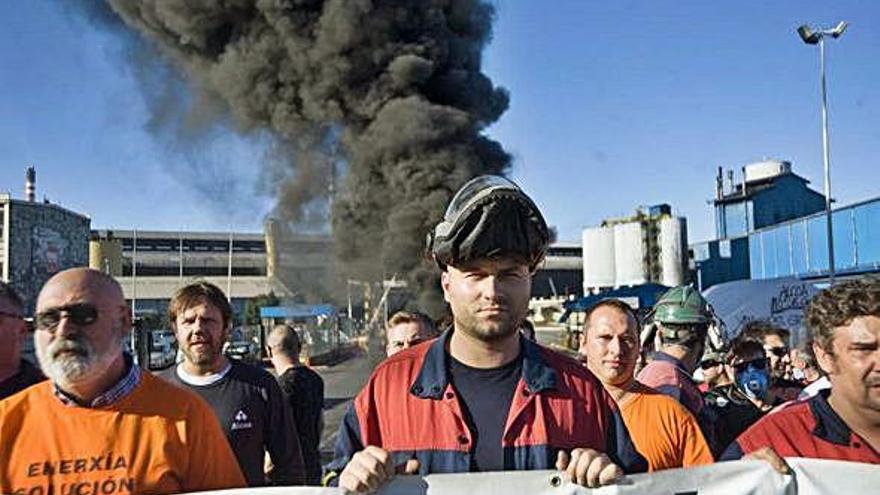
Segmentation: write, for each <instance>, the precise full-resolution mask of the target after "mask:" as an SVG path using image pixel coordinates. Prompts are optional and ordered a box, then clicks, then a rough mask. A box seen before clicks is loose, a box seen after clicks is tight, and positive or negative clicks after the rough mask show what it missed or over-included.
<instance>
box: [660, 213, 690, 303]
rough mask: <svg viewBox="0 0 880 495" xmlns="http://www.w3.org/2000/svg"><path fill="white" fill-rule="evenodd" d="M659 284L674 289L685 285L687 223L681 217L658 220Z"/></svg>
mask: <svg viewBox="0 0 880 495" xmlns="http://www.w3.org/2000/svg"><path fill="white" fill-rule="evenodd" d="M658 240H659V243H658V244H659V245H660V256H659V258H660V260H659V261H660V280H659V281H658V282H660V283H661V284H663V285H667V286H670V287H674V286H676V285H682V284H684V283H685V279H686V277H685V274H686V273H687V270H686V267H687V223H686V221H685V219H684V218H681V217H667V218H664V219H662V220H660V233H659V239H658Z"/></svg>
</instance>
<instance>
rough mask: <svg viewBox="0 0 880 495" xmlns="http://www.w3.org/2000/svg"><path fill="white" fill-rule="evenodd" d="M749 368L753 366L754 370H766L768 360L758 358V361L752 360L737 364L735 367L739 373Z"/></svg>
mask: <svg viewBox="0 0 880 495" xmlns="http://www.w3.org/2000/svg"><path fill="white" fill-rule="evenodd" d="M749 366H751V367H753V368H757V369H759V370H763V369H766V368H767V358H758V359H752V360H751V361H745V362H742V363H737V364H735V365H733V368H734V369H735V370H737V371H741V370H744V369H746V368H747V367H749Z"/></svg>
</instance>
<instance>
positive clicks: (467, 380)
mask: <svg viewBox="0 0 880 495" xmlns="http://www.w3.org/2000/svg"><path fill="white" fill-rule="evenodd" d="M447 358H448V359H449V367H448V369H449V378H450V381H451V382H452V386H453V387H454V388H455V390H456V391H457V392H458V396H459V398H460V399H461V401H460V403H461V406H462V411H463V412H464V415H465V421H466V422H467V424H468V428H469V429H470V431H471V434H472V436H473V447H472V449H473V450H472V451H471V467H470V470H471V471H503V470H504V449H503V447H502V445H501V440H502V437H503V436H504V426H505V424H506V423H507V416H508V414H509V412H510V403H511V402H512V401H513V394H514V392H515V391H516V384H517V383H518V382H519V379H520V377H521V376H522V354H520V356H519V357H517V358H516V359H514V360H513V361H511V362H509V363H507V364H505V365H504V366H501V367H499V368H488V369H482V368H472V367H470V366H467V365H465V364H462V363H460V362H458V361H456V360H455V358H453V357H452V356H449V355H448V354H447Z"/></svg>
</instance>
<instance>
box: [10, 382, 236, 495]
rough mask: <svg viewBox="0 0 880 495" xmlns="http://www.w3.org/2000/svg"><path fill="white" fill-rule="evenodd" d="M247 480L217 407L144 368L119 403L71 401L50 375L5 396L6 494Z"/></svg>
mask: <svg viewBox="0 0 880 495" xmlns="http://www.w3.org/2000/svg"><path fill="white" fill-rule="evenodd" d="M243 486H245V481H244V476H243V475H242V474H241V470H240V469H239V467H238V462H237V461H236V460H235V456H234V455H233V453H232V449H231V448H230V447H229V443H228V442H227V441H226V437H225V436H224V435H223V431H222V430H221V429H220V424H219V423H218V422H217V418H216V417H215V416H214V413H213V412H212V411H211V409H210V407H209V406H208V405H207V404H206V403H205V402H204V401H203V400H202V399H200V398H199V397H198V396H196V395H195V394H194V393H192V392H189V391H187V390H182V389H179V388H177V387H175V386H173V385H170V384H168V383H165V382H163V381H162V380H160V379H158V378H155V377H153V376H152V375H150V374H149V373H143V372H142V374H141V382H140V383H139V384H138V386H137V387H136V388H135V389H134V390H133V391H132V392H131V393H130V394H129V395H127V396H125V397H123V398H122V399H121V400H119V401H118V402H116V403H114V404H112V405H110V406H107V407H102V408H95V409H89V408H84V407H76V406H65V405H64V404H62V403H61V401H60V400H59V399H58V398H57V397H55V395H54V393H53V390H52V384H51V383H50V382H48V381H46V382H43V383H41V384H39V385H35V386H33V387H31V388H29V389H27V390H25V391H23V392H20V393H19V394H16V395H13V396H11V397H9V398H7V399H5V400H3V401H0V493H8V494H19V493H21V494H30V493H33V494H36V493H41V494H50V493H56V494H61V493H74V494H82V495H86V494H98V493H104V494H116V493H120V494H122V493H139V494H141V493H143V494H159V493H177V492H192V491H202V490H216V489H222V488H237V487H243Z"/></svg>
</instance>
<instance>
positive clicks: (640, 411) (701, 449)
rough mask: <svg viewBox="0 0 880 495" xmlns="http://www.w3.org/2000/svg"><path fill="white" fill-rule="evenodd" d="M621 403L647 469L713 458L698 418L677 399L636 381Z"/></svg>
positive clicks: (691, 463)
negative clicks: (632, 391) (632, 390)
mask: <svg viewBox="0 0 880 495" xmlns="http://www.w3.org/2000/svg"><path fill="white" fill-rule="evenodd" d="M618 407H619V408H620V413H621V415H622V416H623V422H624V424H626V428H627V429H628V430H629V434H630V436H631V437H632V439H633V443H634V444H635V446H636V450H638V451H639V453H641V454H642V455H643V456H644V457H645V459H647V461H648V471H660V470H663V469H673V468H681V467H690V466H698V465H701V464H711V463H712V462H714V459H713V458H712V452H711V451H710V450H709V445H708V444H707V443H706V439H705V438H704V437H703V433H702V432H701V431H700V426H699V425H698V424H697V420H696V419H695V418H694V416H693V415H692V414H691V413H690V412H688V410H687V409H685V408H684V406H682V405H681V404H679V403H678V402H677V401H676V400H675V399H672V398H670V397H667V396H666V395H663V394H661V393H660V392H657V391H656V390H654V389H652V388H650V387H648V386H647V385H643V384H641V383H638V382H636V390H635V392H634V393H631V394H630V395H629V396H627V397H625V398H624V399H623V400H622V401H620V403H618Z"/></svg>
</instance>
